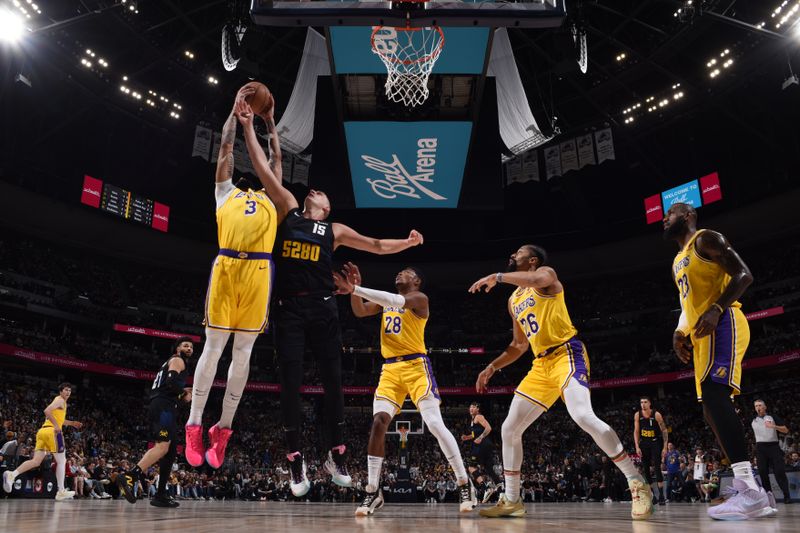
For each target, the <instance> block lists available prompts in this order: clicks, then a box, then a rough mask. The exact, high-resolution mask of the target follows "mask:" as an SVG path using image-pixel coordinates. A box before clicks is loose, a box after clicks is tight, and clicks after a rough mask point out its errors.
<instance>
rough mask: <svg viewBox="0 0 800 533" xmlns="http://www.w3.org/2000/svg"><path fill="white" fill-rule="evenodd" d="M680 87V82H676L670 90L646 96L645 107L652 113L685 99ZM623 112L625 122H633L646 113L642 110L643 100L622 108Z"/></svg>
mask: <svg viewBox="0 0 800 533" xmlns="http://www.w3.org/2000/svg"><path fill="white" fill-rule="evenodd" d="M680 87H681V84H680V83H675V84H673V85H672V88H671V89H670V90H667V91H664V92H663V93H661V94H660V95H659V96H648V97H647V98H645V100H644V108H645V109H646V110H647V113H652V112H654V111H657V110H658V109H661V108H665V107H667V106H669V105H670V104H671V103H674V102H677V101H678V100H681V99H683V96H684V94H683V90H681V88H680ZM622 114H623V115H625V120H623V122H624V123H625V124H629V125H630V124H633V122H634V121H635V120H636V118H637V117H639V116H642V115H643V114H644V110H642V102H635V103H634V104H632V105H630V106H628V107H626V108H625V109H623V110H622Z"/></svg>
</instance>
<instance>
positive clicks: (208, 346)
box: [186, 328, 230, 426]
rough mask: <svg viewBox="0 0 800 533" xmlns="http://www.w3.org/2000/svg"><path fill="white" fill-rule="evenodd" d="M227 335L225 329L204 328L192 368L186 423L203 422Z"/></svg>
mask: <svg viewBox="0 0 800 533" xmlns="http://www.w3.org/2000/svg"><path fill="white" fill-rule="evenodd" d="M229 336H230V333H229V332H227V331H217V330H215V329H211V328H206V343H205V345H203V353H202V354H201V355H200V359H199V360H198V361H197V367H196V368H195V369H194V383H193V385H192V407H191V410H190V411H189V420H188V421H187V422H186V424H187V425H190V426H200V425H202V424H203V410H204V409H205V408H206V402H207V401H208V393H209V392H211V385H212V384H213V383H214V376H216V375H217V363H218V362H219V358H220V357H221V356H222V350H224V349H225V345H226V344H227V343H228V337H229Z"/></svg>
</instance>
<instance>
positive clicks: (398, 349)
mask: <svg viewBox="0 0 800 533" xmlns="http://www.w3.org/2000/svg"><path fill="white" fill-rule="evenodd" d="M381 318H382V320H381V355H383V356H384V357H386V358H388V357H398V356H400V355H411V354H416V353H421V354H424V353H427V349H426V348H425V324H427V322H428V319H427V318H421V317H419V316H417V315H416V314H415V313H414V311H412V310H411V309H405V308H402V307H384V308H383V315H382V317H381Z"/></svg>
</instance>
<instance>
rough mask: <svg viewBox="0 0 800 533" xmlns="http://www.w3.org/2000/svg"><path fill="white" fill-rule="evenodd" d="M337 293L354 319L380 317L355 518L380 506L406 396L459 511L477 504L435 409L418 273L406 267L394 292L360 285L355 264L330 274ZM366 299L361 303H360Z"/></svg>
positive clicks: (452, 441) (424, 299) (436, 401)
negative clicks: (390, 442)
mask: <svg viewBox="0 0 800 533" xmlns="http://www.w3.org/2000/svg"><path fill="white" fill-rule="evenodd" d="M333 276H334V281H335V283H336V287H337V289H338V291H337V292H338V293H339V294H350V295H351V296H350V305H351V307H352V308H353V314H355V315H356V316H357V317H359V318H361V317H366V316H374V315H377V314H378V313H381V355H383V358H384V361H383V369H382V370H381V378H380V381H379V382H378V388H377V389H375V399H374V400H373V403H372V414H373V419H372V430H371V431H370V434H369V444H368V445H367V454H368V455H367V471H368V481H367V487H366V496H365V497H364V501H363V502H362V503H361V505H360V506H359V507H358V508H357V509H356V516H367V515H370V514H372V513H373V512H375V510H376V509H379V508H380V507H382V506H383V494H382V493H381V490H380V476H381V466H382V465H383V458H384V456H385V455H386V453H385V443H386V442H385V441H386V430H387V429H388V428H389V423H390V422H391V421H392V418H394V416H395V415H396V414H397V413H398V412H399V411H400V409H401V408H402V406H403V402H405V400H406V397H408V396H411V401H412V402H414V405H415V406H416V407H417V409H419V413H420V415H422V420H423V422H424V423H425V425H427V426H428V429H429V430H430V432H431V433H432V434H433V436H434V437H436V440H438V441H439V446H440V447H441V449H442V453H443V454H444V456H445V457H446V458H447V461H448V462H449V463H450V467H451V468H452V469H453V472H454V473H455V476H456V481H457V483H458V487H459V494H460V497H461V505H460V510H461V512H467V511H471V510H472V509H474V508H475V506H476V505H478V501H477V499H476V498H475V489H474V487H473V486H472V482H471V481H470V479H469V477H468V476H467V471H466V469H465V468H464V461H463V459H462V458H461V452H460V450H459V449H458V442H457V441H456V438H455V437H454V436H453V434H452V433H450V431H449V430H448V429H447V427H445V425H444V420H442V413H441V410H440V409H439V403H440V402H441V399H440V398H439V389H438V387H437V386H436V378H434V376H433V369H432V367H431V362H430V359H428V356H427V355H426V354H427V353H428V351H427V349H426V348H425V324H427V322H428V316H429V315H430V309H429V307H428V297H427V296H426V295H425V293H423V292H422V291H421V290H420V289H421V288H422V281H423V280H422V276H421V275H420V273H419V271H418V270H416V269H414V268H412V267H406V268H404V269H403V270H401V271H400V272H399V273H398V274H397V276H396V277H395V280H394V283H395V286H396V287H397V294H393V293H390V292H384V291H378V290H374V289H367V288H365V287H363V286H361V272H359V270H358V267H357V266H356V265H354V264H353V263H347V264H346V265H345V272H344V275H340V274H338V273H334V275H333ZM365 299H366V300H367V301H364V300H365Z"/></svg>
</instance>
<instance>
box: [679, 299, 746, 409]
mask: <svg viewBox="0 0 800 533" xmlns="http://www.w3.org/2000/svg"><path fill="white" fill-rule="evenodd" d="M691 341H692V346H693V349H692V351H693V360H694V384H695V388H696V389H697V399H698V400H702V399H703V392H702V389H701V385H702V383H703V381H705V380H706V379H709V378H710V379H711V380H712V381H714V382H715V383H720V384H722V385H728V386H729V387H730V388H731V389H733V394H739V392H741V385H742V360H743V359H744V353H745V351H747V345H748V344H750V326H749V325H748V323H747V319H746V318H745V316H744V313H742V310H741V309H739V308H738V307H729V308H728V309H726V310H725V312H724V313H722V315H721V316H720V318H719V323H718V324H717V328H716V329H715V330H714V331H713V333H711V335H706V336H705V337H703V338H701V339H691Z"/></svg>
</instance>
